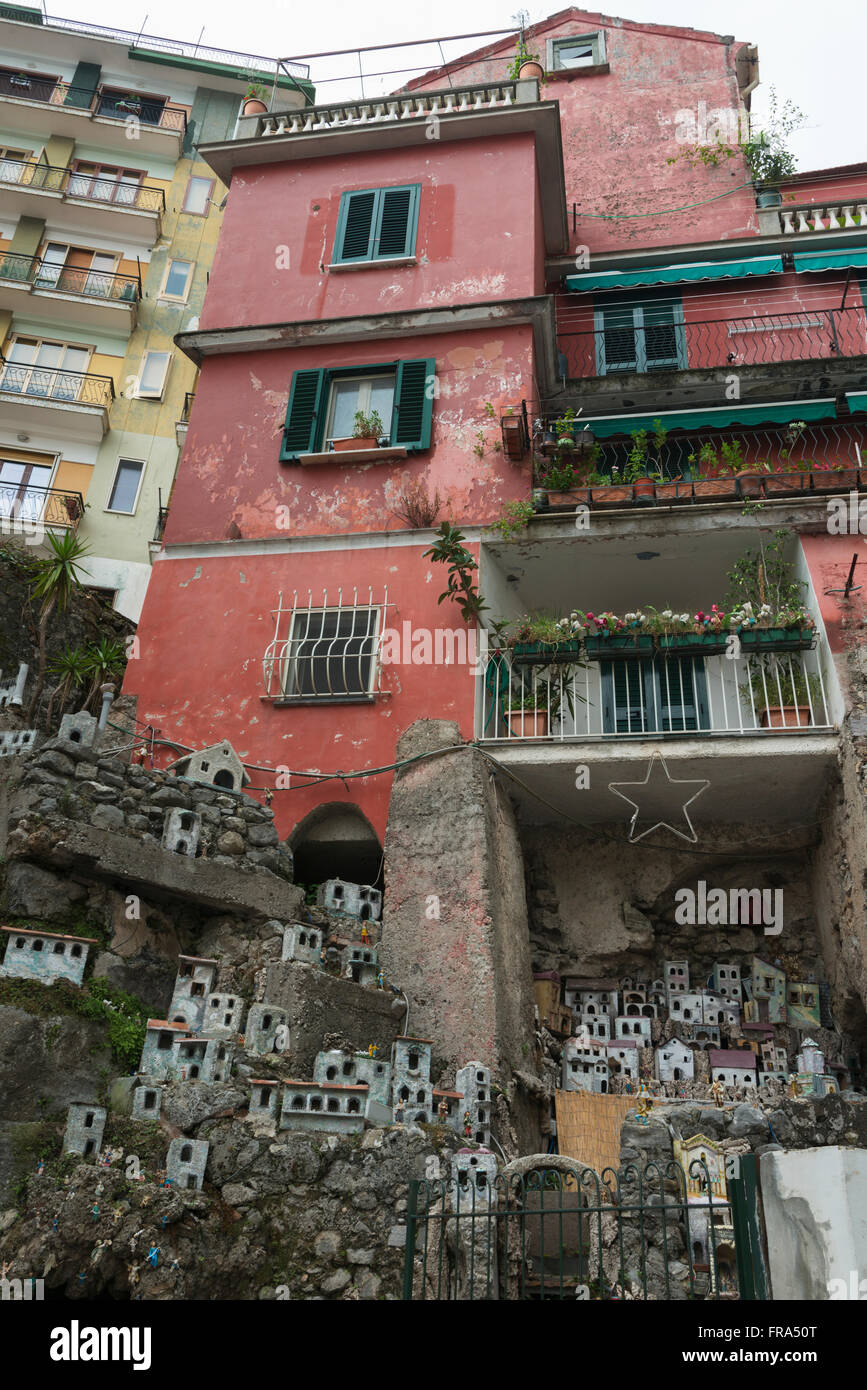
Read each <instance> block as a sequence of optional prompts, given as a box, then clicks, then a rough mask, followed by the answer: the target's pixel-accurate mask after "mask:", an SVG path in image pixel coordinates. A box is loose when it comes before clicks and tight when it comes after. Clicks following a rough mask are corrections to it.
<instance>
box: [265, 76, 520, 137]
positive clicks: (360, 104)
mask: <svg viewBox="0 0 867 1390" xmlns="http://www.w3.org/2000/svg"><path fill="white" fill-rule="evenodd" d="M516 104H517V83H516V82H484V83H479V84H478V85H475V86H472V87H455V88H453V89H450V90H447V91H438V92H415V93H413V94H412V95H409V96H395V97H380V98H374V99H371V100H369V101H349V102H341V103H338V104H336V105H334V106H308V107H306V108H304V109H303V110H298V111H280V112H273V113H269V114H267V115H264V116H260V118H259V121H260V124H259V133H260V134H262V135H311V134H318V133H319V132H320V131H324V130H342V129H345V128H346V127H347V126H364V125H382V124H386V123H389V122H396V121H427V120H429V119H430V118H431V117H432V116H436V117H442V116H462V115H465V114H469V113H471V112H473V111H495V110H502V109H503V108H505V107H509V106H515V105H516Z"/></svg>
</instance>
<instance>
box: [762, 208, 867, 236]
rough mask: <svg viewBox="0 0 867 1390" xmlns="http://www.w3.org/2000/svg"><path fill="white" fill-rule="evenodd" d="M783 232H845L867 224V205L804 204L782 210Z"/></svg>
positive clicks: (787, 233) (790, 234) (794, 233)
mask: <svg viewBox="0 0 867 1390" xmlns="http://www.w3.org/2000/svg"><path fill="white" fill-rule="evenodd" d="M780 218H781V219H782V224H783V226H782V230H783V232H784V233H785V234H786V235H788V236H792V235H799V234H801V233H803V232H836V231H845V230H846V229H847V228H848V227H863V226H864V225H865V224H867V203H845V204H841V203H838V204H837V205H836V206H831V205H829V204H827V203H802V204H800V205H799V206H797V207H788V208H780Z"/></svg>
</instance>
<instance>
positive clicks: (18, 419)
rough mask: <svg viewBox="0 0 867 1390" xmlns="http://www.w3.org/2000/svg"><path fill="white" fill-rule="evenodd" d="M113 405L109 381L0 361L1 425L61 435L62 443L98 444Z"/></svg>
mask: <svg viewBox="0 0 867 1390" xmlns="http://www.w3.org/2000/svg"><path fill="white" fill-rule="evenodd" d="M113 400H114V383H113V381H112V379H111V377H109V376H98V375H96V373H94V372H70V371H65V370H63V368H50V367H38V366H30V365H25V364H23V363H18V362H8V361H6V359H5V358H3V357H2V356H0V420H2V422H3V425H4V427H6V428H8V429H14V430H18V429H20V430H27V431H28V432H30V431H33V432H35V433H47V432H51V431H55V432H56V431H60V432H61V433H62V435H63V437H64V438H65V439H75V440H81V441H86V442H89V443H94V444H96V443H99V442H100V441H101V440H102V439H103V438H104V437H105V435H106V433H107V431H108V415H109V409H110V407H111V403H112V401H113Z"/></svg>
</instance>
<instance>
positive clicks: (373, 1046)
mask: <svg viewBox="0 0 867 1390" xmlns="http://www.w3.org/2000/svg"><path fill="white" fill-rule="evenodd" d="M378 1052H379V1044H378V1043H368V1047H367V1055H368V1057H375V1056H376V1055H377V1053H378Z"/></svg>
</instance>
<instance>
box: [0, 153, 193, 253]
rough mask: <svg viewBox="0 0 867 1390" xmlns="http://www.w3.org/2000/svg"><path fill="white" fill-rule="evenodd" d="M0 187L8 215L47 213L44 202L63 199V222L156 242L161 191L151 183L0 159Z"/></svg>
mask: <svg viewBox="0 0 867 1390" xmlns="http://www.w3.org/2000/svg"><path fill="white" fill-rule="evenodd" d="M0 188H2V189H3V208H4V212H6V214H7V215H8V216H9V217H13V216H17V217H42V218H45V217H50V216H52V215H53V214H52V213H51V211H50V208H49V204H52V203H58V202H62V203H63V205H64V206H63V221H64V225H65V226H68V227H70V228H75V229H76V230H77V231H83V232H87V233H91V232H92V233H98V232H100V231H102V232H106V231H108V230H109V229H111V230H112V231H113V232H114V233H115V234H116V235H118V236H132V237H134V238H140V237H142V236H144V237H145V238H147V239H148V240H150V241H155V240H156V239H157V237H158V236H159V234H160V228H161V226H162V217H163V213H164V211H165V193H164V192H163V190H162V188H159V187H158V186H157V185H156V184H149V183H141V184H132V183H120V182H116V181H114V180H113V179H107V178H102V179H101V178H98V177H91V176H89V175H87V174H77V173H75V172H73V170H72V169H64V168H58V167H56V166H54V165H51V164H29V163H27V162H25V161H24V160H19V159H0Z"/></svg>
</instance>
